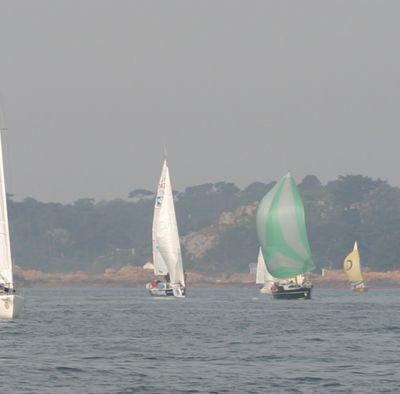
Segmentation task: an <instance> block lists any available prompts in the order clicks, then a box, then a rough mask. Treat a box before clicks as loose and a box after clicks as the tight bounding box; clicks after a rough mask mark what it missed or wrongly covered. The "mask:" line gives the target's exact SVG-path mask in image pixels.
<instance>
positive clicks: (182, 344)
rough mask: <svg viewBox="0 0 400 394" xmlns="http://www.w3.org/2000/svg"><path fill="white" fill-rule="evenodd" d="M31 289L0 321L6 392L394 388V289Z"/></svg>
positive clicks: (397, 330)
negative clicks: (183, 294)
mask: <svg viewBox="0 0 400 394" xmlns="http://www.w3.org/2000/svg"><path fill="white" fill-rule="evenodd" d="M314 290H315V291H314V294H313V299H312V300H311V301H299V300H297V301H296V300H294V301H278V300H273V299H272V298H271V297H270V296H263V295H259V293H258V290H257V289H256V288H254V289H193V290H191V289H190V290H189V293H188V297H187V298H186V299H184V300H180V299H170V298H168V299H155V298H151V297H150V296H148V295H147V293H146V291H145V290H144V289H105V290H99V289H78V290H76V289H74V290H67V289H51V290H47V289H46V290H44V289H27V290H25V312H24V315H23V317H22V318H20V319H17V320H14V321H0V334H1V336H0V344H1V352H0V358H1V359H2V362H1V366H0V382H1V384H0V387H1V391H2V392H7V393H52V394H53V393H141V392H143V393H172V392H174V393H211V392H212V393H286V392H291V393H310V392H315V393H391V392H393V393H394V392H399V391H400V353H399V343H400V290H385V291H383V290H371V291H370V292H369V293H365V294H361V295H360V294H353V293H352V292H350V291H349V290H348V291H346V290H329V291H328V290H318V289H314Z"/></svg>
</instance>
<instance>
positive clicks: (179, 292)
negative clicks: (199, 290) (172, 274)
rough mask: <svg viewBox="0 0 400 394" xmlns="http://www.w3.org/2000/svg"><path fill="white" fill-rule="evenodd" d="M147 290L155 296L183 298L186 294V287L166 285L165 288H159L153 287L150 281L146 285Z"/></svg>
mask: <svg viewBox="0 0 400 394" xmlns="http://www.w3.org/2000/svg"><path fill="white" fill-rule="evenodd" d="M146 288H147V290H148V291H149V293H150V294H151V295H152V296H153V297H176V298H183V297H185V296H186V288H184V287H183V288H182V287H176V288H171V287H164V288H157V287H151V284H150V283H148V284H147V285H146Z"/></svg>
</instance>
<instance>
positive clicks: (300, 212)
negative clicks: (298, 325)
mask: <svg viewBox="0 0 400 394" xmlns="http://www.w3.org/2000/svg"><path fill="white" fill-rule="evenodd" d="M256 224H257V234H258V239H259V242H260V245H261V250H262V254H263V256H264V259H265V263H266V265H267V269H268V271H269V273H270V274H271V275H272V276H274V277H275V278H276V282H275V283H274V285H273V286H272V288H271V293H272V295H273V297H274V298H277V299H292V298H293V299H299V298H304V299H310V298H311V289H312V283H311V282H310V281H309V280H306V279H305V275H306V274H307V273H308V272H310V271H312V270H313V269H314V268H315V265H314V262H313V260H312V256H311V250H310V245H309V242H308V237H307V230H306V225H305V218H304V206H303V201H302V199H301V196H300V193H299V190H298V188H297V186H296V183H295V181H294V179H293V177H292V175H291V174H290V173H288V174H287V175H285V176H284V177H283V178H282V179H281V180H280V181H279V182H278V183H276V185H275V186H274V187H273V188H272V189H271V190H270V191H269V192H268V193H267V194H266V195H265V196H264V197H263V199H262V200H261V201H260V203H259V205H258V208H257V213H256Z"/></svg>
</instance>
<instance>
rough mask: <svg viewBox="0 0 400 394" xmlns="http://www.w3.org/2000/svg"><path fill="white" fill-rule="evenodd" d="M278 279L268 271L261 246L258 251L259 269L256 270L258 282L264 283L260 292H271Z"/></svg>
mask: <svg viewBox="0 0 400 394" xmlns="http://www.w3.org/2000/svg"><path fill="white" fill-rule="evenodd" d="M275 281H276V279H275V278H274V277H273V276H272V275H271V274H270V273H269V272H268V270H267V266H266V265H265V261H264V257H263V254H262V251H261V248H260V249H259V251H258V259H257V270H256V284H257V285H262V286H261V288H260V293H262V294H271V287H272V286H273V284H274V282H275Z"/></svg>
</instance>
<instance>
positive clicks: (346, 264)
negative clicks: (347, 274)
mask: <svg viewBox="0 0 400 394" xmlns="http://www.w3.org/2000/svg"><path fill="white" fill-rule="evenodd" d="M352 267H353V262H352V261H351V260H346V262H345V267H344V269H345V270H346V271H350V270H351V268H352Z"/></svg>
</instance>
